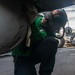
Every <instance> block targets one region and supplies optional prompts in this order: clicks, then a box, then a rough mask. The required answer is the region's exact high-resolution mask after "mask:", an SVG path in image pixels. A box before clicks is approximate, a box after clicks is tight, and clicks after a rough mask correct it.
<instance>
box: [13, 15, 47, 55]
mask: <svg viewBox="0 0 75 75" xmlns="http://www.w3.org/2000/svg"><path fill="white" fill-rule="evenodd" d="M42 18H43V16H40V17H39V18H37V19H36V20H35V21H34V23H33V24H32V25H31V26H30V27H31V30H32V34H31V36H30V39H31V43H35V42H37V41H39V40H41V39H43V38H45V37H46V36H47V33H46V32H45V31H44V30H43V29H42V24H41V20H42ZM29 54H30V51H29V52H28V53H26V52H24V51H23V50H22V46H17V47H16V48H14V49H13V50H12V55H20V56H27V55H29Z"/></svg>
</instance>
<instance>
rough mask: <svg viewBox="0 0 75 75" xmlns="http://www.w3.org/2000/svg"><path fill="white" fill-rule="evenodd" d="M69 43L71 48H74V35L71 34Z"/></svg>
mask: <svg viewBox="0 0 75 75" xmlns="http://www.w3.org/2000/svg"><path fill="white" fill-rule="evenodd" d="M70 43H71V45H72V46H75V33H72V35H71V38H70Z"/></svg>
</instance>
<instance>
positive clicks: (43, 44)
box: [14, 37, 58, 75]
mask: <svg viewBox="0 0 75 75" xmlns="http://www.w3.org/2000/svg"><path fill="white" fill-rule="evenodd" d="M57 46H58V41H57V40H56V39H54V38H52V37H46V38H45V39H43V40H41V41H39V42H37V43H35V44H34V46H33V48H32V49H31V54H30V55H29V56H27V57H23V56H14V68H15V69H14V70H15V71H14V75H37V74H36V69H35V65H36V64H37V63H41V64H40V68H39V74H40V75H51V73H52V71H53V68H54V64H55V55H56V52H57Z"/></svg>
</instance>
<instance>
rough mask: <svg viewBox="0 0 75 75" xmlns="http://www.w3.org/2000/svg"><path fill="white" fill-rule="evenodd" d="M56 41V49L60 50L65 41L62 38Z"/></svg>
mask: <svg viewBox="0 0 75 75" xmlns="http://www.w3.org/2000/svg"><path fill="white" fill-rule="evenodd" d="M58 41H59V44H58V48H62V47H63V46H64V44H65V39H64V38H62V39H58Z"/></svg>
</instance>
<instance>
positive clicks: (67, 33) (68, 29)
mask: <svg viewBox="0 0 75 75" xmlns="http://www.w3.org/2000/svg"><path fill="white" fill-rule="evenodd" d="M65 33H66V35H70V34H71V33H72V28H71V27H66V28H65Z"/></svg>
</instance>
